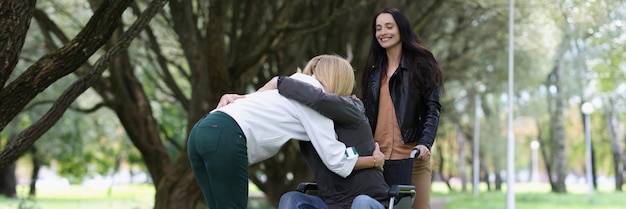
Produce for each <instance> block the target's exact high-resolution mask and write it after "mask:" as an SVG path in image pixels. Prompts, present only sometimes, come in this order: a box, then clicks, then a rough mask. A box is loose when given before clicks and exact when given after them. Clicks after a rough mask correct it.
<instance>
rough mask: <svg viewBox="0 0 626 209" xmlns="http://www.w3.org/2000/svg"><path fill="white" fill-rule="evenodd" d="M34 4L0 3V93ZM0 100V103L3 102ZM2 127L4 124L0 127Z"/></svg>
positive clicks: (32, 1) (27, 1) (31, 1)
mask: <svg viewBox="0 0 626 209" xmlns="http://www.w3.org/2000/svg"><path fill="white" fill-rule="evenodd" d="M35 3H36V1H35V0H7V1H0V25H2V27H0V40H2V41H0V92H2V90H3V87H4V84H6V82H7V80H8V79H9V77H11V73H13V70H14V68H15V66H16V65H17V61H18V60H19V55H20V52H21V51H22V47H23V46H24V40H26V33H27V32H28V28H29V26H30V20H31V17H32V16H33V11H34V9H35ZM1 98H3V97H0V101H4V100H3V99H1ZM11 118H13V117H11ZM8 120H11V119H10V118H9V119H7V120H6V121H7V122H8ZM4 126H6V123H5V124H4V125H2V126H0V127H4ZM1 130H2V128H0V131H1Z"/></svg>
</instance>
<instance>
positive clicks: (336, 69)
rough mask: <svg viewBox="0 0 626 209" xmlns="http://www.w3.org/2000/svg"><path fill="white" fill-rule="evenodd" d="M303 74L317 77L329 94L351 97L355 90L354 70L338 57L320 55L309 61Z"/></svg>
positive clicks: (348, 63) (346, 61)
mask: <svg viewBox="0 0 626 209" xmlns="http://www.w3.org/2000/svg"><path fill="white" fill-rule="evenodd" d="M302 73H304V74H306V75H312V76H315V78H316V79H317V80H318V81H319V82H320V83H322V86H324V90H326V92H327V93H334V94H337V95H340V96H349V95H351V94H352V90H353V89H354V83H355V82H354V68H352V65H350V62H348V60H346V59H344V58H342V57H340V56H338V55H327V54H324V55H319V56H316V57H313V58H312V59H311V60H309V63H307V65H306V67H304V70H303V71H302Z"/></svg>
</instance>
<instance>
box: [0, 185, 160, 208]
mask: <svg viewBox="0 0 626 209" xmlns="http://www.w3.org/2000/svg"><path fill="white" fill-rule="evenodd" d="M17 193H18V199H6V198H0V209H17V208H33V209H35V208H37V209H39V208H40V209H84V208H89V209H111V208H123V209H148V208H154V187H153V186H152V185H150V184H141V185H115V186H113V187H112V189H111V190H110V194H109V188H108V187H87V186H80V185H70V186H67V187H60V188H43V189H38V190H37V195H36V198H35V199H30V200H29V199H28V198H27V196H28V195H27V194H28V190H27V188H26V187H25V186H18V188H17ZM20 204H21V206H20Z"/></svg>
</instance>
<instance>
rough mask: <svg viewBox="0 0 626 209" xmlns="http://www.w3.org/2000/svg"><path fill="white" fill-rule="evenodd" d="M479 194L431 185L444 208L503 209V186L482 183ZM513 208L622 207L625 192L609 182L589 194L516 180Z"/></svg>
mask: <svg viewBox="0 0 626 209" xmlns="http://www.w3.org/2000/svg"><path fill="white" fill-rule="evenodd" d="M479 188H480V189H479V193H478V195H477V196H475V195H474V194H473V193H472V188H471V185H470V186H468V187H467V192H465V193H462V192H456V191H460V189H459V188H454V190H455V191H450V190H449V189H448V188H447V187H446V186H445V185H444V184H442V183H434V184H433V193H432V198H433V199H437V200H442V201H445V202H446V204H445V207H444V208H445V209H504V208H506V187H504V188H503V191H487V189H486V186H485V185H481V187H479ZM515 188H516V189H515V191H516V192H515V208H516V209H560V208H564V209H618V208H620V209H621V208H626V194H624V193H623V192H615V191H614V190H613V189H612V188H610V185H605V186H601V187H600V188H598V191H596V192H594V193H593V194H589V193H587V190H586V188H587V187H586V185H584V184H578V185H568V193H567V194H556V193H552V192H550V186H549V184H547V183H540V184H532V183H521V184H520V183H518V184H516V187H515Z"/></svg>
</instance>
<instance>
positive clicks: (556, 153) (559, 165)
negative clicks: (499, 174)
mask: <svg viewBox="0 0 626 209" xmlns="http://www.w3.org/2000/svg"><path fill="white" fill-rule="evenodd" d="M561 71H562V63H561V60H560V59H557V60H556V61H555V64H554V69H553V71H552V74H551V75H552V77H551V81H552V83H551V84H552V85H554V86H555V87H556V93H555V94H556V95H555V96H554V97H553V101H554V111H551V112H550V131H551V132H550V133H551V134H550V141H551V147H550V148H551V150H550V152H551V153H552V157H553V159H552V162H554V164H553V165H554V166H555V167H554V172H555V173H554V174H555V176H553V177H554V180H555V181H554V185H553V187H552V191H553V192H556V193H565V192H567V191H566V185H565V177H566V176H567V170H566V154H565V128H564V127H565V120H564V116H563V111H564V106H565V98H564V97H565V93H564V91H563V86H562V83H561Z"/></svg>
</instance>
